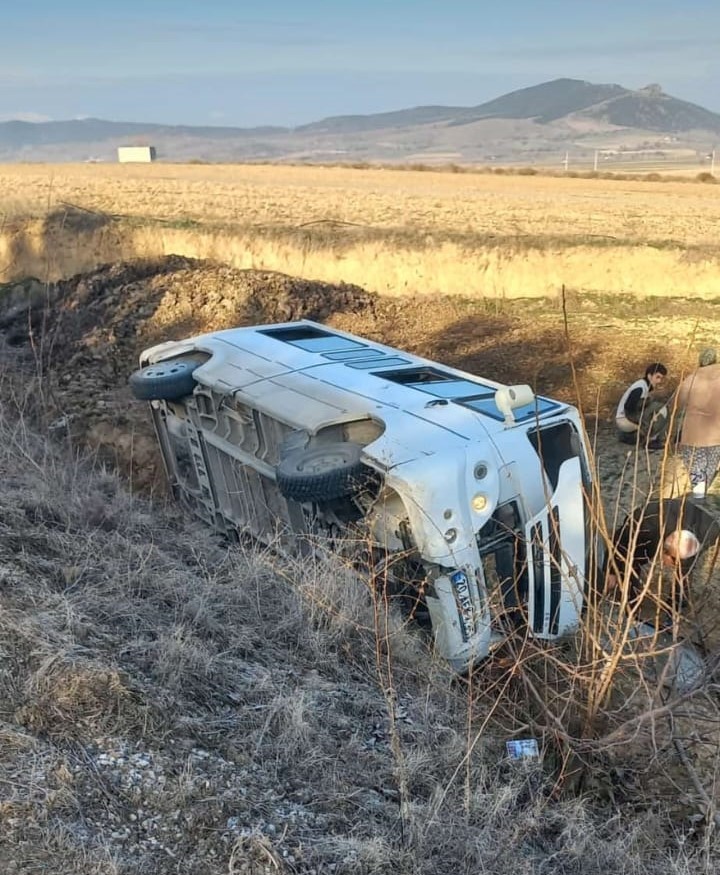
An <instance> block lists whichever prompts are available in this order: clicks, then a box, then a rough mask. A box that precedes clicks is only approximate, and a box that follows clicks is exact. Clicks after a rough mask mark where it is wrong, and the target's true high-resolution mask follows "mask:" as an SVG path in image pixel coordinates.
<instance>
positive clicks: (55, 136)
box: [0, 118, 288, 148]
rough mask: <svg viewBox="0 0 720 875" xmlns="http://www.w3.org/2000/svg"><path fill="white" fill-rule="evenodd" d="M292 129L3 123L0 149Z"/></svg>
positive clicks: (221, 136)
mask: <svg viewBox="0 0 720 875" xmlns="http://www.w3.org/2000/svg"><path fill="white" fill-rule="evenodd" d="M287 130H288V128H280V127H277V128H274V127H264V128H215V127H197V126H193V125H158V124H147V123H143V122H111V121H105V120H103V119H98V118H84V119H73V120H71V121H58V122H22V121H9V122H0V147H6V148H7V147H9V148H22V147H24V146H47V145H55V144H58V143H99V142H103V141H105V140H112V139H117V138H118V137H125V138H131V139H132V138H138V137H142V138H152V137H153V136H158V137H167V136H176V137H214V138H217V139H225V138H227V137H238V136H242V135H246V136H256V135H262V136H264V135H266V134H274V133H279V132H283V131H287Z"/></svg>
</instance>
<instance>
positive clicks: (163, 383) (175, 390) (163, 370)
mask: <svg viewBox="0 0 720 875" xmlns="http://www.w3.org/2000/svg"><path fill="white" fill-rule="evenodd" d="M199 366H200V362H197V361H194V360H193V359H170V360H169V361H166V362H158V363H157V364H156V365H148V366H147V367H145V368H140V370H138V371H135V372H134V373H133V374H130V379H129V381H128V382H129V383H130V391H131V392H132V393H133V395H134V396H135V397H136V398H138V399H139V400H140V401H177V400H178V399H179V398H184V397H185V396H186V395H191V394H192V391H193V389H194V388H195V378H194V377H193V373H194V372H195V369H196V368H198V367H199Z"/></svg>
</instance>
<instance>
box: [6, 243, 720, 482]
mask: <svg viewBox="0 0 720 875" xmlns="http://www.w3.org/2000/svg"><path fill="white" fill-rule="evenodd" d="M657 307H658V305H653V304H652V303H650V304H648V302H640V303H638V302H637V301H628V302H625V303H623V302H618V301H617V300H613V302H612V309H610V307H609V302H608V301H604V300H599V299H588V298H587V297H584V298H579V297H575V298H570V299H569V300H567V301H566V302H565V312H564V311H563V306H562V302H561V301H531V300H526V301H520V302H517V301H514V302H487V301H477V300H476V301H468V300H462V299H458V298H457V297H445V298H444V297H441V296H438V297H437V298H435V299H432V300H428V299H422V300H421V301H420V300H414V299H412V298H383V297H380V296H377V295H374V294H372V293H369V292H367V291H365V290H363V289H361V288H359V287H357V286H352V285H346V284H343V285H332V284H328V283H321V282H313V281H309V280H304V279H298V278H294V277H289V276H285V275H283V274H279V273H270V272H262V271H251V270H237V269H234V268H231V267H227V266H224V265H221V264H218V263H213V262H203V261H197V260H193V259H187V258H181V257H178V256H170V257H167V258H164V259H161V260H145V261H135V262H130V263H121V264H113V265H108V266H105V267H102V268H100V269H98V270H95V271H92V272H91V273H89V274H84V275H79V276H76V277H73V278H72V279H69V280H67V281H63V282H59V283H57V284H51V285H48V286H44V285H41V284H39V283H33V282H25V283H19V284H9V285H7V286H5V287H0V333H1V334H4V337H5V342H6V343H7V344H8V345H9V346H10V348H11V349H12V350H13V351H15V353H16V354H17V355H18V356H24V357H25V358H26V360H27V365H28V368H29V371H30V372H31V373H33V374H35V375H37V374H38V373H39V374H41V375H42V379H41V380H40V381H39V382H36V383H33V393H34V394H35V395H37V394H40V395H41V396H42V400H43V412H44V414H47V413H48V411H49V418H48V422H47V424H48V425H51V426H54V427H56V429H57V430H62V429H63V428H65V427H69V429H70V431H71V433H73V434H75V435H78V436H81V437H82V439H83V440H85V439H89V440H90V442H91V443H92V444H94V445H96V446H98V447H101V448H102V451H103V453H104V454H105V455H106V457H107V458H109V459H110V460H111V461H117V462H119V463H120V464H121V466H122V468H123V470H124V471H125V472H126V473H128V474H129V475H130V477H131V480H132V482H133V484H134V485H135V486H140V487H143V488H145V487H152V488H162V482H163V478H162V474H161V473H160V471H159V468H158V458H157V454H156V451H155V442H154V437H153V435H152V434H151V431H150V428H149V420H148V417H147V413H146V410H145V409H144V407H143V406H142V405H138V404H137V403H136V402H134V401H133V399H132V398H131V396H130V393H129V391H128V390H127V377H128V375H129V374H130V373H131V371H132V370H133V369H134V368H135V367H136V366H137V358H138V354H139V352H140V351H141V350H142V349H143V348H145V347H147V346H149V345H151V344H153V343H156V342H160V341H163V340H169V339H179V338H182V337H185V336H189V335H192V334H195V333H201V332H204V331H211V330H216V329H222V328H229V327H233V326H236V325H244V324H255V323H262V322H273V321H285V320H292V319H299V318H309V319H314V320H318V321H321V322H326V323H328V324H330V325H333V326H336V327H339V328H342V329H346V330H349V331H353V332H356V333H359V334H362V335H365V336H368V337H371V338H373V339H376V340H380V341H382V342H384V343H388V344H391V345H397V346H400V347H403V348H406V349H408V350H410V351H412V352H415V353H418V354H420V355H424V356H426V357H428V358H432V359H437V360H439V361H443V362H446V363H448V364H451V365H454V366H456V367H460V368H463V369H467V370H469V371H472V372H474V373H477V374H482V375H485V376H489V377H491V378H493V379H497V380H500V381H504V382H509V383H513V382H528V383H530V384H532V385H533V387H534V388H535V389H536V390H537V391H538V392H542V393H545V394H551V395H556V396H558V397H560V398H563V399H567V400H570V401H573V402H574V403H577V402H578V401H579V402H580V403H581V405H582V406H583V408H584V410H585V412H586V414H587V415H588V423H589V427H590V428H591V429H592V430H594V429H595V427H596V426H597V427H598V428H599V432H598V435H599V449H600V456H601V460H600V461H601V464H600V468H601V476H602V477H603V478H604V479H605V480H606V481H607V482H608V484H610V483H611V482H612V481H616V480H617V479H618V471H619V470H620V469H621V468H622V466H623V465H624V463H625V453H624V452H623V451H622V450H621V448H620V447H618V446H617V445H616V444H615V442H614V440H613V439H612V438H611V436H610V435H609V432H608V428H607V424H608V422H609V418H610V414H611V411H612V408H613V405H614V403H615V401H616V399H617V397H618V396H619V394H620V393H621V391H622V389H623V387H624V386H625V385H626V383H627V382H628V381H629V380H632V379H635V378H636V377H637V376H638V375H639V374H640V373H642V371H643V369H644V367H645V365H646V363H647V362H648V361H653V360H656V359H661V360H663V361H665V362H666V363H667V364H668V366H669V367H670V369H671V383H672V382H673V378H675V379H677V376H678V375H679V372H680V371H681V370H682V369H683V368H686V367H688V366H691V365H692V363H693V359H694V355H695V354H696V348H697V347H698V346H699V345H700V344H701V343H706V342H709V341H711V340H712V339H713V337H714V335H715V333H716V329H717V328H718V326H719V325H720V315H719V314H720V308H718V306H717V305H715V304H714V303H712V302H697V301H692V302H691V301H675V302H673V304H672V318H671V319H669V318H668V317H667V316H666V312H667V304H666V302H664V303H663V310H661V311H658V309H657ZM566 317H567V325H566V324H565V321H566ZM571 358H572V361H573V363H574V367H575V375H574V376H573V371H572V369H571V366H570V360H571ZM596 414H599V419H598V420H597V422H596V419H595V415H596ZM627 491H628V490H627V489H626V490H625V492H627Z"/></svg>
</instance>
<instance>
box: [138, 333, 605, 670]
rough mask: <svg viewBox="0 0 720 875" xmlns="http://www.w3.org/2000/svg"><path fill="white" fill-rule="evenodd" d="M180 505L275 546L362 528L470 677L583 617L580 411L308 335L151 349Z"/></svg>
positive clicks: (163, 436) (141, 391)
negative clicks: (512, 648)
mask: <svg viewBox="0 0 720 875" xmlns="http://www.w3.org/2000/svg"><path fill="white" fill-rule="evenodd" d="M140 365H141V368H140V370H139V371H137V372H135V374H133V375H132V376H131V378H130V384H131V388H132V390H133V392H134V394H135V395H136V397H138V398H140V399H143V400H146V401H149V402H150V404H151V409H152V415H153V419H154V423H155V427H156V430H157V434H158V439H159V442H160V446H161V449H162V454H163V458H164V461H165V465H166V468H167V473H168V477H169V480H170V483H171V486H172V488H173V491H174V493H175V495H176V496H177V497H178V498H179V499H180V500H182V501H183V502H184V503H185V504H186V505H187V506H188V507H189V508H190V509H191V510H192V512H193V513H195V514H196V515H197V516H198V517H200V518H202V519H203V520H205V521H206V522H207V523H208V524H209V525H211V526H213V527H215V528H217V529H219V530H220V531H222V532H225V533H228V534H232V533H237V532H241V531H249V532H250V533H252V534H253V535H254V536H255V537H257V538H259V539H261V540H263V541H265V542H268V543H275V544H286V545H288V544H289V545H292V544H293V543H295V544H297V543H299V542H301V541H302V540H303V537H304V536H306V535H312V534H323V533H324V534H328V533H334V534H335V535H337V533H343V532H345V533H350V532H352V533H353V536H354V537H356V536H357V533H358V532H362V533H363V536H364V538H365V542H366V543H367V544H368V545H369V549H368V550H366V551H365V552H366V554H369V555H364V556H363V557H362V559H361V557H358V562H359V563H361V562H362V564H363V567H365V568H366V569H367V570H369V571H370V572H371V573H374V574H376V575H377V579H378V581H379V582H382V585H383V586H387V587H388V588H389V589H390V591H391V592H392V593H394V594H395V595H397V597H398V599H399V600H400V601H401V602H402V603H403V605H404V606H405V607H406V608H407V609H408V610H409V611H410V612H411V613H412V614H413V615H415V616H417V617H418V618H419V619H420V620H421V621H423V620H424V621H425V622H426V623H428V624H430V625H431V626H432V630H433V635H434V640H435V644H436V648H437V650H438V651H439V652H440V653H441V654H442V656H444V657H445V658H446V659H448V660H449V661H450V662H451V663H452V665H453V666H454V667H455V668H456V669H458V670H459V671H462V670H464V669H465V668H467V667H468V665H470V664H471V663H472V661H473V660H475V659H477V658H482V657H485V656H487V654H488V653H489V651H490V649H491V647H492V646H493V644H494V643H495V642H497V641H500V640H502V639H503V638H504V637H505V636H506V635H507V634H508V632H510V631H512V630H514V629H516V628H517V627H518V626H521V627H523V628H529V631H530V633H531V634H533V635H535V636H537V637H538V638H542V639H554V638H557V637H559V636H562V635H565V634H567V633H568V632H570V631H572V630H573V629H574V628H575V627H576V625H577V623H578V621H579V617H580V614H581V610H582V606H583V599H584V589H585V585H586V579H587V577H588V567H587V566H588V562H589V559H590V556H591V553H592V552H593V550H592V549H591V547H592V545H591V544H590V543H589V536H588V531H589V526H588V525H587V519H586V506H585V496H586V495H587V491H588V488H589V466H588V463H587V453H586V447H585V443H584V439H583V434H582V429H581V426H580V421H579V417H578V413H577V411H576V409H575V408H573V407H571V406H569V405H567V404H564V403H562V402H559V401H556V400H552V399H549V398H545V397H541V396H535V395H534V394H533V393H532V391H531V390H530V388H529V387H528V386H514V387H508V386H504V385H502V384H500V383H497V382H495V381H492V380H489V379H485V378H481V377H477V376H474V375H471V374H468V373H465V372H463V371H460V370H457V369H454V368H450V367H447V366H445V365H440V364H438V363H436V362H432V361H429V360H427V359H423V358H420V357H418V356H415V355H411V354H409V353H405V352H402V351H400V350H397V349H393V348H391V347H388V346H384V345H382V344H379V343H374V342H371V341H369V340H366V339H364V338H361V337H357V336H355V335H351V334H348V333H345V332H341V331H337V330H335V329H331V328H328V327H326V326H323V325H320V324H317V323H313V322H310V321H301V322H292V323H284V324H279V325H259V326H252V327H247V328H236V329H231V330H228V331H220V332H216V333H212V334H205V335H201V336H198V337H193V338H190V339H188V340H183V341H180V342H170V343H164V344H161V345H159V346H155V347H153V348H151V349H148V350H146V351H145V352H144V353H143V354H142V356H141V360H140Z"/></svg>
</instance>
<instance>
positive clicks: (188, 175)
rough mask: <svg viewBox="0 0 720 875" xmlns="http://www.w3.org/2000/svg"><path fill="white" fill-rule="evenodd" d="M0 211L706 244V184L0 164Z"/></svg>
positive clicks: (709, 232) (709, 211)
mask: <svg viewBox="0 0 720 875" xmlns="http://www.w3.org/2000/svg"><path fill="white" fill-rule="evenodd" d="M0 191H2V202H0V211H1V212H2V213H3V214H4V215H5V216H6V218H12V217H17V216H26V215H34V216H42V215H45V214H46V213H47V212H49V211H51V210H53V209H55V208H57V207H58V206H61V205H62V203H63V202H71V203H76V204H79V205H81V206H84V207H87V208H89V209H92V210H97V211H101V212H105V213H110V214H118V213H120V214H124V215H128V216H136V217H155V218H159V219H162V220H163V221H168V220H192V221H194V222H198V223H200V224H202V225H204V224H208V223H210V224H213V223H223V224H234V225H239V226H241V227H245V226H262V227H291V228H293V227H294V228H297V227H298V226H303V225H307V224H308V223H313V222H327V221H333V222H338V223H351V224H353V225H359V226H362V227H370V228H375V229H383V230H385V231H391V230H393V229H397V230H403V231H408V230H412V229H414V230H415V231H416V232H418V233H426V234H433V233H441V234H442V233H444V232H449V231H451V232H453V233H455V234H466V235H468V236H470V237H472V236H475V237H476V238H477V239H479V240H481V241H482V239H483V238H486V237H488V236H498V237H500V238H508V237H514V238H517V237H521V236H523V235H530V236H532V237H538V238H539V237H546V238H548V239H550V240H552V239H554V238H557V239H560V240H562V239H566V238H568V237H571V238H578V239H582V238H584V237H590V238H592V237H595V236H599V237H603V238H613V239H616V240H618V241H621V242H622V241H629V242H631V243H633V242H634V243H641V244H653V243H657V242H661V243H667V241H677V243H678V245H680V246H689V245H709V246H713V247H714V246H716V244H717V234H716V226H717V222H718V219H719V218H720V204H719V203H718V198H717V192H716V191H715V189H714V187H713V186H708V185H702V184H697V185H692V184H687V183H677V182H675V183H673V182H662V183H644V182H642V181H618V180H602V179H572V178H557V177H542V176H536V177H533V176H522V177H520V176H498V175H475V174H448V173H434V172H419V171H398V170H390V169H386V170H383V171H378V170H363V169H349V168H342V167H287V166H262V165H201V166H196V165H153V166H146V167H143V166H139V165H136V166H129V165H125V166H120V165H113V164H104V165H69V164H63V165H3V166H2V167H0Z"/></svg>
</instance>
